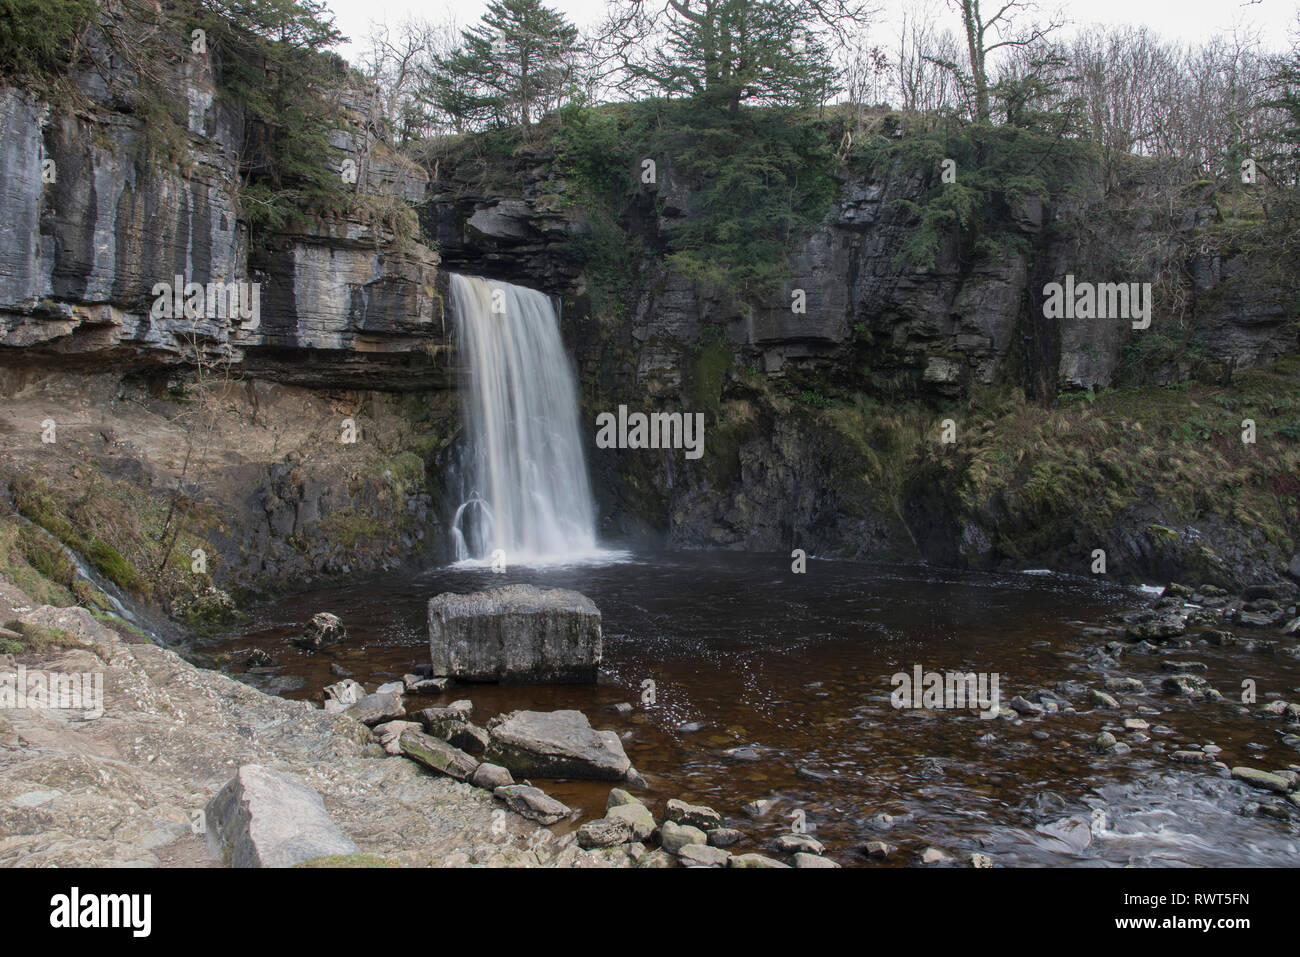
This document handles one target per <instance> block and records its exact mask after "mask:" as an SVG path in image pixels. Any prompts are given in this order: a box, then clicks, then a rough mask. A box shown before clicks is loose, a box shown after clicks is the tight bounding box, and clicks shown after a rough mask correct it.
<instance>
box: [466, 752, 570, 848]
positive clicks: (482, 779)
mask: <svg viewBox="0 0 1300 957" xmlns="http://www.w3.org/2000/svg"><path fill="white" fill-rule="evenodd" d="M469 783H470V784H472V785H474V787H476V788H483V789H484V790H487V791H495V790H496V789H497V788H504V787H509V786H510V785H512V784H514V783H515V779H514V777H513V776H511V774H510V772H509V771H507V770H506V769H505V768H503V767H501V765H499V764H489V763H488V762H486V761H484V762H483V763H482V764H480V765H479V766H478V767H476V768H475V769H474V773H473V774H471V775H470V778H469ZM547 833H550V832H549V831H548V832H547Z"/></svg>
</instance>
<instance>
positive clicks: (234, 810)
mask: <svg viewBox="0 0 1300 957" xmlns="http://www.w3.org/2000/svg"><path fill="white" fill-rule="evenodd" d="M204 815H205V819H206V822H207V828H208V831H207V833H208V843H209V845H210V846H211V847H212V848H213V849H214V850H215V851H217V852H219V853H221V854H222V856H223V858H225V859H226V860H228V862H229V864H230V866H231V867H293V866H294V865H295V864H300V863H302V862H303V861H309V860H311V859H313V858H316V857H326V856H330V855H338V854H356V853H359V851H358V848H357V846H356V845H355V844H353V843H352V841H351V840H349V839H348V838H347V837H346V836H345V835H344V834H343V832H342V831H340V830H339V829H338V827H337V826H336V825H335V824H334V822H333V821H332V820H330V816H329V814H328V813H327V812H326V811H325V802H324V801H323V800H321V796H320V795H319V794H317V793H316V792H315V791H314V790H312V789H311V788H309V787H307V786H306V785H305V784H302V783H301V782H299V781H297V780H295V779H294V778H292V777H290V776H289V775H287V774H282V773H280V772H278V771H271V770H268V769H267V768H264V767H262V766H260V765H256V764H246V765H244V766H243V767H241V768H240V769H239V771H238V773H237V774H236V775H235V776H234V777H233V778H231V779H230V781H229V782H228V783H227V784H226V785H225V787H223V788H222V789H221V790H220V791H219V792H218V793H217V796H216V797H214V798H213V799H212V800H211V801H210V802H208V806H207V808H206V809H205V812H204Z"/></svg>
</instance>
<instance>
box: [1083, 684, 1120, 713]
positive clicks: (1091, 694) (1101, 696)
mask: <svg viewBox="0 0 1300 957" xmlns="http://www.w3.org/2000/svg"><path fill="white" fill-rule="evenodd" d="M1088 700H1089V701H1090V702H1091V703H1092V704H1093V705H1094V706H1095V707H1098V708H1108V709H1114V708H1118V707H1119V702H1118V701H1116V700H1115V699H1114V698H1112V697H1111V696H1110V695H1108V694H1106V692H1104V691H1098V690H1097V689H1096V688H1090V689H1089V690H1088Z"/></svg>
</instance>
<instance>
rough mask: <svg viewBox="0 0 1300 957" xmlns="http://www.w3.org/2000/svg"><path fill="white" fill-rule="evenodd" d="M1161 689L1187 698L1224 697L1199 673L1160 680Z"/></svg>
mask: <svg viewBox="0 0 1300 957" xmlns="http://www.w3.org/2000/svg"><path fill="white" fill-rule="evenodd" d="M1160 690H1161V691H1163V692H1164V693H1165V694H1170V695H1179V696H1181V697H1186V698H1219V697H1222V695H1220V694H1219V692H1217V691H1215V690H1214V689H1213V688H1211V687H1210V683H1209V682H1208V681H1206V680H1205V679H1204V678H1201V677H1198V676H1197V675H1171V676H1170V677H1168V678H1165V679H1164V680H1163V681H1161V682H1160Z"/></svg>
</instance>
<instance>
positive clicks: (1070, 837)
mask: <svg viewBox="0 0 1300 957" xmlns="http://www.w3.org/2000/svg"><path fill="white" fill-rule="evenodd" d="M1035 830H1036V831H1037V832H1038V833H1039V834H1043V835H1045V836H1047V837H1050V838H1052V839H1053V840H1057V841H1060V842H1061V843H1062V844H1064V845H1065V846H1066V847H1067V848H1068V849H1069V850H1070V851H1072V852H1074V853H1076V854H1077V853H1079V852H1080V851H1082V850H1084V849H1085V848H1086V847H1088V845H1090V844H1091V843H1092V820H1091V818H1087V817H1084V816H1083V815H1081V814H1076V815H1073V816H1071V817H1066V818H1061V819H1060V820H1059V821H1052V822H1051V823H1050V824H1040V825H1039V826H1038V827H1037V828H1035Z"/></svg>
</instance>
